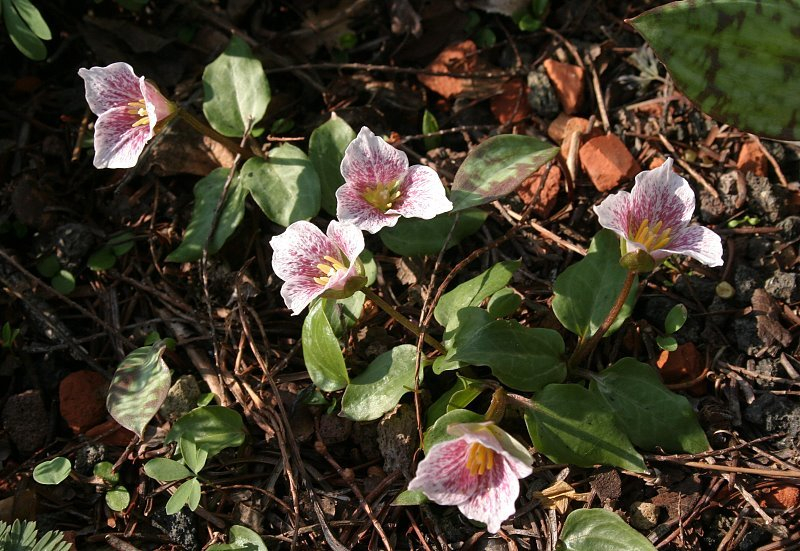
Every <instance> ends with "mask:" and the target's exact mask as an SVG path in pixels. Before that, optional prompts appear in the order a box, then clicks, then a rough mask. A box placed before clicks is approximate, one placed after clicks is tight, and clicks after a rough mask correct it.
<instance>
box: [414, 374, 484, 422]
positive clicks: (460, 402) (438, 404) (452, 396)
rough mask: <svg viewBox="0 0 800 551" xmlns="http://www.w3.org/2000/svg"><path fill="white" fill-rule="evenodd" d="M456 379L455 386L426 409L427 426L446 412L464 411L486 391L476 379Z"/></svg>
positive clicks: (459, 377)
mask: <svg viewBox="0 0 800 551" xmlns="http://www.w3.org/2000/svg"><path fill="white" fill-rule="evenodd" d="M457 377H458V380H457V381H456V384H454V385H453V386H452V388H450V389H449V390H448V391H447V392H445V393H444V394H442V395H441V396H439V398H438V399H437V400H436V401H435V402H434V403H433V405H431V407H429V408H428V411H427V412H425V418H426V420H427V422H428V425H430V424H432V423H434V422H436V420H437V419H438V418H439V417H441V416H442V415H444V414H445V413H447V412H448V411H452V410H454V409H464V408H465V407H467V406H468V405H470V404H471V403H472V401H473V400H474V399H475V398H477V397H478V396H480V395H481V393H482V392H483V391H484V390H486V389H485V387H484V384H483V383H482V382H481V381H479V380H477V379H468V378H466V377H462V376H461V375H457Z"/></svg>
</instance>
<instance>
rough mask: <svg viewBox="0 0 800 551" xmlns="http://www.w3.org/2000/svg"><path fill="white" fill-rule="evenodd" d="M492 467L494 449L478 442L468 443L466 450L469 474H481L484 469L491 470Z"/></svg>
mask: <svg viewBox="0 0 800 551" xmlns="http://www.w3.org/2000/svg"><path fill="white" fill-rule="evenodd" d="M492 467H494V450H491V449H489V448H487V447H486V446H484V445H483V444H479V443H478V442H473V443H472V444H470V446H469V450H467V468H468V469H469V474H471V475H473V476H474V475H478V476H481V475H482V474H483V473H485V472H486V471H491V470H492Z"/></svg>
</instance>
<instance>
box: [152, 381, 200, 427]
mask: <svg viewBox="0 0 800 551" xmlns="http://www.w3.org/2000/svg"><path fill="white" fill-rule="evenodd" d="M199 398H200V387H199V386H197V380H196V379H195V378H194V377H193V376H192V375H183V376H181V377H178V380H177V381H175V384H174V385H172V386H171V387H170V389H169V391H168V392H167V397H166V399H164V403H163V404H162V405H161V408H160V409H159V412H160V413H161V415H163V416H164V417H166V418H167V419H169V420H170V421H175V420H176V419H178V418H179V417H181V416H182V415H184V414H186V413H189V412H190V411H191V410H193V409H194V408H195V407H197V400H198V399H199Z"/></svg>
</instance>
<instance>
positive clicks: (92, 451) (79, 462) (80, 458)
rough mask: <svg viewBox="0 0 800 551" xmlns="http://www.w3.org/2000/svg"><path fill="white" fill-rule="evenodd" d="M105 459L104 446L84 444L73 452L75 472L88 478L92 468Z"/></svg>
mask: <svg viewBox="0 0 800 551" xmlns="http://www.w3.org/2000/svg"><path fill="white" fill-rule="evenodd" d="M105 458H106V446H105V444H86V445H85V446H84V447H82V448H80V449H79V450H78V451H77V452H75V470H76V471H77V472H79V473H80V474H82V475H84V476H89V475H90V474H92V469H93V468H94V466H95V465H97V464H98V463H100V462H101V461H104V460H105Z"/></svg>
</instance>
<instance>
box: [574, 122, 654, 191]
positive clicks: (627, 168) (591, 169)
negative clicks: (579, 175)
mask: <svg viewBox="0 0 800 551" xmlns="http://www.w3.org/2000/svg"><path fill="white" fill-rule="evenodd" d="M578 154H579V156H580V160H581V165H582V166H583V170H584V172H585V173H586V174H587V175H588V176H589V178H590V179H591V180H592V183H593V184H594V187H596V188H597V190H598V191H609V190H611V189H614V188H615V187H617V186H618V185H619V184H620V183H622V182H623V181H624V180H629V179H632V178H633V177H635V176H636V175H637V174H638V173H639V172H640V171H641V167H640V166H639V163H638V162H636V159H634V158H633V155H631V153H630V151H628V148H627V147H625V144H624V143H622V140H620V139H619V138H618V137H616V136H615V135H614V134H607V135H605V136H598V137H596V138H592V139H590V140H589V141H587V142H586V143H585V144H583V145H582V146H581V148H580V151H579V152H578Z"/></svg>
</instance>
